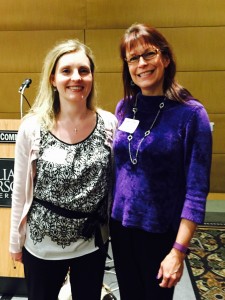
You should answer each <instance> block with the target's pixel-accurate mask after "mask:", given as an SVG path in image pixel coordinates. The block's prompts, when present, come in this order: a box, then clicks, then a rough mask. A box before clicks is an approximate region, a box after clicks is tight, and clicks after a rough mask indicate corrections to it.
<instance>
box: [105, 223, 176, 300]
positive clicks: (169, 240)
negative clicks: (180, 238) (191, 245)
mask: <svg viewBox="0 0 225 300" xmlns="http://www.w3.org/2000/svg"><path fill="white" fill-rule="evenodd" d="M110 233H111V242H112V251H113V257H114V263H115V270H116V274H117V279H118V285H119V289H120V297H121V300H139V299H141V300H172V299H173V293H174V288H170V289H169V288H161V287H160V286H159V281H158V280H157V279H156V276H157V274H158V270H159V267H160V263H161V261H162V260H163V259H164V258H165V256H166V255H167V254H168V253H169V252H170V250H171V248H172V245H173V243H174V241H175V238H176V233H175V232H173V231H170V232H167V233H165V234H152V233H148V232H145V231H143V230H140V229H135V228H126V227H124V226H122V224H121V223H120V222H117V221H115V220H111V221H110Z"/></svg>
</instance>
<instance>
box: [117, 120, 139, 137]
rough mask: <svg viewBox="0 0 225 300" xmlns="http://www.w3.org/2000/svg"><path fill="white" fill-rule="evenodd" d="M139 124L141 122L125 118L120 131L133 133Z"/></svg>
mask: <svg viewBox="0 0 225 300" xmlns="http://www.w3.org/2000/svg"><path fill="white" fill-rule="evenodd" d="M139 122H140V121H139V120H134V119H130V118H125V119H124V121H123V123H122V124H121V125H120V127H119V128H118V129H119V130H121V131H125V132H128V133H133V132H134V131H135V130H136V129H137V127H138V124H139Z"/></svg>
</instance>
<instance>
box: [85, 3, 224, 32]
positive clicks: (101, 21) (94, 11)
mask: <svg viewBox="0 0 225 300" xmlns="http://www.w3.org/2000/svg"><path fill="white" fill-rule="evenodd" d="M99 16H101V17H99ZM134 22H143V23H148V24H152V25H154V26H157V27H184V26H188V27H193V26H205V25H206V24H207V25H209V26H219V25H225V2H224V0H216V1H214V0H197V1H196V0H182V1H180V0H170V1H165V0H148V1H146V0H139V1H136V0H135V1H121V0H107V1H106V0H87V28H88V29H90V28H126V27H128V26H129V25H130V24H132V23H134Z"/></svg>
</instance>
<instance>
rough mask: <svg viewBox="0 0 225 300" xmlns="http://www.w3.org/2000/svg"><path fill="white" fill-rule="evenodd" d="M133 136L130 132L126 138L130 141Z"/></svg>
mask: <svg viewBox="0 0 225 300" xmlns="http://www.w3.org/2000/svg"><path fill="white" fill-rule="evenodd" d="M132 138H133V136H132V135H131V134H129V135H128V137H127V139H128V141H129V142H130V141H131V140H132Z"/></svg>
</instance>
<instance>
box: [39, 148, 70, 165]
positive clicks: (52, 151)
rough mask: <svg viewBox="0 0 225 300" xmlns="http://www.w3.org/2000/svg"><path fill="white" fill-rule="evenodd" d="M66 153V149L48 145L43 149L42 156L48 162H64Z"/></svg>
mask: <svg viewBox="0 0 225 300" xmlns="http://www.w3.org/2000/svg"><path fill="white" fill-rule="evenodd" d="M66 155H67V152H66V150H63V149H59V148H54V147H50V148H48V149H45V150H44V153H43V155H42V158H43V159H44V160H46V161H49V162H53V163H58V164H65V161H66Z"/></svg>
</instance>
